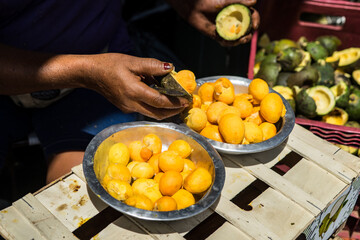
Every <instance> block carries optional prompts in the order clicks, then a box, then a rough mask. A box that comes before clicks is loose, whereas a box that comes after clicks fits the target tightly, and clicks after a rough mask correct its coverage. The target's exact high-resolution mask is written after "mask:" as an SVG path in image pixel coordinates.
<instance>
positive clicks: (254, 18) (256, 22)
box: [250, 8, 260, 30]
mask: <svg viewBox="0 0 360 240" xmlns="http://www.w3.org/2000/svg"><path fill="white" fill-rule="evenodd" d="M250 9H251V11H252V14H251V20H252V28H253V29H254V30H257V29H258V28H259V25H260V14H259V12H258V11H257V10H256V9H254V8H250Z"/></svg>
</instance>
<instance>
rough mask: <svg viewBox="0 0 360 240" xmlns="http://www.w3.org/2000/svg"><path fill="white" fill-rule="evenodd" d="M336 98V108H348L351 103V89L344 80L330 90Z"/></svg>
mask: <svg viewBox="0 0 360 240" xmlns="http://www.w3.org/2000/svg"><path fill="white" fill-rule="evenodd" d="M330 90H331V91H332V92H333V94H334V96H335V101H336V104H335V105H336V106H337V107H340V108H346V106H347V105H348V102H349V96H350V88H349V87H348V85H347V83H346V82H345V81H344V80H339V81H338V83H337V84H336V85H334V86H332V87H331V88H330Z"/></svg>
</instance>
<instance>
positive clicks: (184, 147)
mask: <svg viewBox="0 0 360 240" xmlns="http://www.w3.org/2000/svg"><path fill="white" fill-rule="evenodd" d="M168 150H172V151H175V152H177V153H178V154H179V155H180V156H181V157H183V158H187V157H188V156H190V154H191V153H192V151H193V149H192V148H191V146H190V144H189V143H188V142H187V141H185V140H182V139H178V140H175V141H173V142H172V143H171V144H170V146H169V147H168Z"/></svg>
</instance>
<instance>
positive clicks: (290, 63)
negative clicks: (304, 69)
mask: <svg viewBox="0 0 360 240" xmlns="http://www.w3.org/2000/svg"><path fill="white" fill-rule="evenodd" d="M302 59H303V54H302V51H301V50H300V49H299V48H295V47H288V48H286V49H283V50H281V51H280V52H279V53H278V54H277V62H278V63H280V65H281V69H282V70H283V71H293V70H294V69H295V68H296V67H297V66H298V65H299V64H300V63H301V61H302Z"/></svg>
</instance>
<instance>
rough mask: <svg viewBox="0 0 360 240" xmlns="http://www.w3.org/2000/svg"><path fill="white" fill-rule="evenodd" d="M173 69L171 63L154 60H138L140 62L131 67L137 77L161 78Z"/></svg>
mask: <svg viewBox="0 0 360 240" xmlns="http://www.w3.org/2000/svg"><path fill="white" fill-rule="evenodd" d="M173 69H174V66H173V64H172V63H168V62H163V61H160V60H157V59H155V58H140V61H139V62H138V63H136V64H135V65H133V71H135V72H136V73H137V74H138V75H145V76H163V75H165V74H167V73H169V72H171V71H172V70H173Z"/></svg>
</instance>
